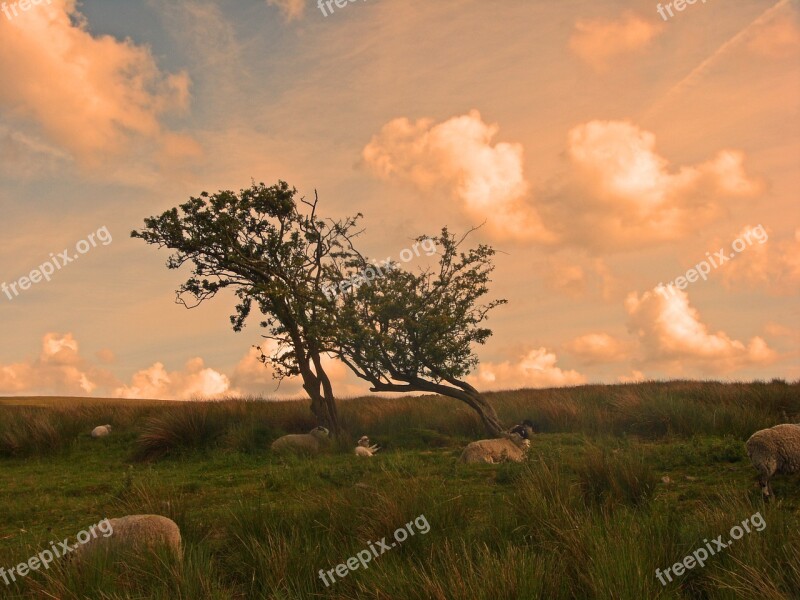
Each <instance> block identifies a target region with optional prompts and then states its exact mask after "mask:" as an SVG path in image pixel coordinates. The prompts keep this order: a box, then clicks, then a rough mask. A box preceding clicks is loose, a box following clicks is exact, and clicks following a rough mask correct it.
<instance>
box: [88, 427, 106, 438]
mask: <svg viewBox="0 0 800 600" xmlns="http://www.w3.org/2000/svg"><path fill="white" fill-rule="evenodd" d="M109 433H111V425H98V426H97V427H95V428H94V429H92V437H93V438H101V437H106V436H107V435H108V434H109Z"/></svg>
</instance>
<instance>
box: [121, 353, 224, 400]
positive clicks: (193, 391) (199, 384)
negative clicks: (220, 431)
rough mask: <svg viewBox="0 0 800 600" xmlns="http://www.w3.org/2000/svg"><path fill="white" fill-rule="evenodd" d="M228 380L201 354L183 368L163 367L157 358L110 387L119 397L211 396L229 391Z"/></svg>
mask: <svg viewBox="0 0 800 600" xmlns="http://www.w3.org/2000/svg"><path fill="white" fill-rule="evenodd" d="M230 391H231V384H230V380H229V379H228V377H227V376H226V375H224V374H223V373H220V372H219V371H216V370H214V369H211V368H208V367H206V366H205V364H204V362H203V359H202V358H192V359H190V360H188V361H187V362H186V367H185V368H184V370H183V371H167V370H166V369H165V368H164V365H163V364H162V363H160V362H157V363H155V364H153V365H152V366H150V367H148V368H147V369H143V370H141V371H138V372H137V373H135V374H134V375H133V378H132V380H131V383H130V384H129V385H123V386H121V387H118V388H116V389H115V390H114V392H113V395H114V396H118V397H120V398H150V399H159V400H194V399H214V398H221V397H223V396H226V395H229V392H230Z"/></svg>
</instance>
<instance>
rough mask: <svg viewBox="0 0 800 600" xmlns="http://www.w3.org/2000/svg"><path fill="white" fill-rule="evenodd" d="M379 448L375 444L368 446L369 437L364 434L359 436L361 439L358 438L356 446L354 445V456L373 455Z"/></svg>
mask: <svg viewBox="0 0 800 600" xmlns="http://www.w3.org/2000/svg"><path fill="white" fill-rule="evenodd" d="M378 450H380V448H379V447H378V445H377V444H375V445H373V446H370V444H369V438H368V437H367V436H365V435H362V436H361V439H359V440H358V446H356V456H365V457H369V456H373V455H374V454H375V453H376V452H377V451H378Z"/></svg>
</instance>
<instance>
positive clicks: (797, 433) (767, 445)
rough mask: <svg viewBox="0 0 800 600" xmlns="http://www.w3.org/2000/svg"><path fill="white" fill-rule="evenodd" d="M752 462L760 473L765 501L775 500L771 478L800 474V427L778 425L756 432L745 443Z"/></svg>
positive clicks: (759, 480) (759, 477) (797, 425)
mask: <svg viewBox="0 0 800 600" xmlns="http://www.w3.org/2000/svg"><path fill="white" fill-rule="evenodd" d="M745 447H746V448H747V454H748V456H749V457H750V461H751V462H752V463H753V466H754V467H755V468H756V471H758V482H759V483H760V484H761V492H762V493H763V494H764V498H765V499H769V498H770V496H772V486H771V485H770V482H769V480H770V478H771V477H772V476H773V475H775V474H791V473H798V472H800V424H784V425H776V426H775V427H772V428H770V429H762V430H761V431H756V432H755V433H754V434H753V435H751V436H750V439H749V440H747V442H746V443H745Z"/></svg>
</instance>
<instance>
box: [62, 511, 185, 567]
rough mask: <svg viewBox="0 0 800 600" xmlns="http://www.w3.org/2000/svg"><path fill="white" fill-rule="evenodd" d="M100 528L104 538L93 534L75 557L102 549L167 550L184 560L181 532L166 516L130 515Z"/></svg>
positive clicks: (108, 521)
mask: <svg viewBox="0 0 800 600" xmlns="http://www.w3.org/2000/svg"><path fill="white" fill-rule="evenodd" d="M93 528H94V527H93ZM98 529H99V530H100V531H101V532H102V535H94V536H92V538H91V539H90V540H89V541H88V542H86V543H85V544H83V545H79V546H78V547H77V548H76V549H75V556H76V558H77V557H80V556H82V555H84V554H85V553H89V552H97V551H100V550H102V551H104V552H108V551H120V550H126V551H132V552H135V553H136V554H142V553H143V552H144V551H148V550H153V549H155V548H166V549H168V550H169V551H170V553H171V554H173V555H174V556H175V558H176V559H178V560H181V559H182V556H183V555H182V553H181V530H180V529H179V528H178V525H177V524H176V523H175V522H174V521H172V520H171V519H168V518H167V517H162V516H159V515H130V516H127V517H120V518H118V519H107V520H106V521H102V522H101V523H100V524H99V527H98ZM95 533H96V532H95Z"/></svg>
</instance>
